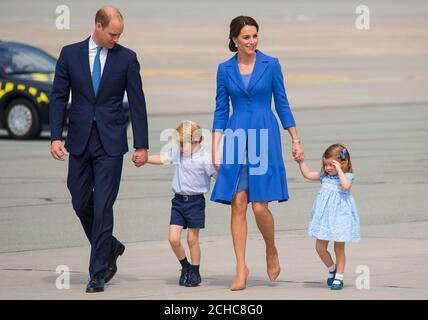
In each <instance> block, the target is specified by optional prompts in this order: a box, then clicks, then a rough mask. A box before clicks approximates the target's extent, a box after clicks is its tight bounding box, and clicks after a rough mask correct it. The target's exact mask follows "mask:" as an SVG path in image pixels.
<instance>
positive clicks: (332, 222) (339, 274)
mask: <svg viewBox="0 0 428 320" xmlns="http://www.w3.org/2000/svg"><path fill="white" fill-rule="evenodd" d="M298 163H299V167H300V171H301V172H302V174H303V176H304V177H305V178H306V179H309V180H314V181H320V182H321V189H320V190H319V191H318V194H317V197H316V199H315V202H314V204H313V206H312V211H311V221H310V224H309V232H308V233H309V235H310V236H313V237H315V238H316V239H317V241H316V250H317V253H318V255H319V256H320V258H321V260H322V261H323V262H324V264H325V265H326V267H327V268H328V272H329V275H328V279H327V284H328V285H329V286H330V288H331V290H341V289H342V288H343V272H344V270H345V242H358V241H360V221H359V218H358V213H357V208H356V206H355V202H354V198H353V197H352V195H351V193H350V189H351V185H352V183H353V182H354V175H353V174H352V164H351V157H350V155H349V151H348V149H347V148H346V147H345V146H344V145H342V144H333V145H331V146H330V147H328V148H327V150H326V151H325V152H324V154H323V156H322V168H321V172H319V173H318V172H315V171H310V170H309V168H308V167H307V166H306V164H305V162H304V161H303V160H302V161H298ZM329 241H334V252H335V254H336V264H335V263H334V261H333V259H332V257H331V255H330V253H329V252H328V250H327V246H328V243H329Z"/></svg>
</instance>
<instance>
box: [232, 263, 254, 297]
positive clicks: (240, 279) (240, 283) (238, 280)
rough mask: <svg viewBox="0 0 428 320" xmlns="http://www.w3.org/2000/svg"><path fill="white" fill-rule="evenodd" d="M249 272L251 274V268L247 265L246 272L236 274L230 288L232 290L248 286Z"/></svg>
mask: <svg viewBox="0 0 428 320" xmlns="http://www.w3.org/2000/svg"><path fill="white" fill-rule="evenodd" d="M249 274H250V270H248V268H247V267H245V272H241V274H236V277H235V280H234V281H233V283H232V285H231V286H230V290H232V291H238V290H244V289H245V288H246V287H247V278H248V275H249Z"/></svg>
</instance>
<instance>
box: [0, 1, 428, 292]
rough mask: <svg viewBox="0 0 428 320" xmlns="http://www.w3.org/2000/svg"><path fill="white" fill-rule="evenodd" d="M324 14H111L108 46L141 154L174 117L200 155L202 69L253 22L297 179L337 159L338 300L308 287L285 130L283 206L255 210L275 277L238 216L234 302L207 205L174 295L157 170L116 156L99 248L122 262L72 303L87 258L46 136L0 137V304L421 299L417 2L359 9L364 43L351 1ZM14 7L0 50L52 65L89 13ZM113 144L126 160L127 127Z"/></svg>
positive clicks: (224, 233) (427, 171) (207, 70)
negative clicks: (329, 154) (6, 44)
mask: <svg viewBox="0 0 428 320" xmlns="http://www.w3.org/2000/svg"><path fill="white" fill-rule="evenodd" d="M339 2H340V3H339ZM339 2H338V1H336V0H329V1H324V2H323V3H322V4H321V3H320V2H319V1H315V0H302V1H299V2H296V1H291V0H284V1H280V2H278V1H274V0H266V1H264V2H263V3H261V2H257V1H254V2H251V1H247V0H245V1H243V0H240V1H233V2H230V1H226V0H218V1H215V2H213V1H209V2H208V1H207V2H203V1H199V0H182V1H180V2H177V3H175V2H171V1H155V0H147V1H144V2H140V1H128V2H126V4H124V2H122V1H111V3H112V4H113V5H117V6H118V7H119V9H120V10H121V11H122V13H123V14H124V17H125V31H124V33H123V35H122V36H121V41H120V42H121V44H123V45H125V46H127V47H129V48H131V49H133V50H135V51H136V52H137V54H138V58H139V60H140V62H141V67H142V69H141V74H142V77H143V87H144V91H145V96H146V100H147V108H148V114H149V130H150V133H149V134H150V152H151V153H157V152H159V151H160V150H161V148H162V147H163V146H165V144H166V143H167V141H165V140H164V139H161V136H162V137H164V136H168V134H167V133H168V131H165V130H168V129H172V128H176V127H177V126H178V124H179V123H180V122H181V121H182V120H184V119H191V120H194V121H197V122H199V123H200V124H201V126H202V127H203V128H204V129H206V133H207V136H205V138H206V139H205V143H206V147H207V148H208V149H210V146H209V143H210V137H209V131H210V128H211V124H212V114H213V110H214V107H215V76H216V70H217V66H218V63H219V62H221V61H224V60H226V59H228V58H230V56H231V53H230V52H229V51H228V50H227V43H228V40H227V36H228V31H229V30H228V29H229V23H230V20H231V19H232V18H233V17H235V16H236V15H238V14H246V15H250V16H254V17H255V18H256V20H257V21H258V23H259V25H260V30H259V47H258V48H259V49H260V50H261V51H263V52H264V53H266V54H269V55H272V56H276V57H278V58H279V59H280V62H281V66H282V70H283V72H284V76H285V83H286V88H287V94H288V99H289V101H290V104H291V107H292V110H293V114H294V116H295V118H296V122H297V128H298V132H299V135H300V137H301V139H302V142H303V147H304V149H305V155H306V162H307V163H308V165H309V167H310V168H311V169H313V170H318V169H319V167H320V164H321V162H320V159H321V155H322V153H323V151H324V150H325V149H326V148H327V147H328V146H329V145H330V144H332V143H336V142H342V143H344V144H345V145H347V147H348V150H349V151H350V154H351V157H352V163H353V166H354V168H355V177H356V181H355V184H354V186H353V187H352V193H353V195H354V197H355V200H356V204H357V208H358V212H359V216H360V220H361V232H362V241H361V243H358V244H350V245H348V246H347V251H346V252H347V267H346V270H345V288H344V290H343V291H341V292H332V291H331V290H329V289H328V288H327V287H326V285H325V284H324V282H325V276H326V273H327V272H326V270H325V267H324V266H323V265H322V263H321V261H320V259H319V257H318V256H317V254H316V252H315V249H314V244H315V243H314V240H313V239H311V238H310V237H308V236H307V235H306V230H307V226H308V222H309V212H310V208H311V206H312V203H313V200H314V199H315V195H316V192H317V190H318V188H319V184H318V183H314V182H310V181H306V180H304V178H303V177H302V176H301V174H300V172H299V170H298V167H297V165H296V164H295V163H294V161H293V160H292V157H291V150H290V138H289V136H288V133H287V132H285V131H283V132H282V143H283V157H284V161H285V165H286V168H287V182H288V187H289V193H290V200H289V201H288V202H286V203H281V204H278V203H271V204H270V209H271V211H272V213H273V215H274V218H275V227H276V237H277V247H278V251H279V257H280V262H281V266H282V272H281V275H280V276H279V278H278V280H277V281H276V282H273V283H271V282H269V280H268V278H267V275H266V265H265V256H264V243H263V240H262V239H261V236H260V233H259V232H258V229H257V226H256V224H255V221H254V217H253V214H252V213H251V211H250V210H248V213H247V217H248V223H249V226H248V227H249V237H248V243H247V260H248V267H249V269H250V276H249V278H248V283H247V289H246V290H244V291H239V292H231V291H230V290H229V286H230V284H231V281H232V280H233V275H234V271H235V270H234V268H235V260H234V255H233V246H232V240H231V236H230V226H229V223H230V207H228V206H225V205H221V204H216V203H213V202H211V201H207V209H206V228H205V229H204V230H202V231H201V233H200V234H201V248H202V261H201V273H202V278H203V282H202V284H201V286H199V287H197V288H183V287H180V286H178V284H177V281H178V275H179V264H178V262H177V261H176V259H175V257H174V255H173V253H172V251H171V249H170V248H169V244H168V241H167V228H168V223H169V214H170V199H171V197H172V193H171V190H170V184H171V179H172V172H173V167H172V166H150V165H147V166H145V167H143V168H139V169H137V168H135V167H134V166H133V164H132V162H131V153H128V154H126V155H125V159H124V160H125V161H124V167H123V175H122V182H121V188H120V192H119V195H118V199H117V201H116V203H115V207H114V210H115V226H114V234H115V236H117V237H118V238H119V239H120V240H121V241H122V242H124V243H125V245H126V251H125V254H124V255H123V256H122V257H120V258H119V260H118V266H119V271H118V274H117V275H116V277H115V278H114V279H113V280H112V282H111V283H110V284H109V285H108V286H107V287H106V291H105V292H104V293H102V294H93V295H88V294H85V293H84V289H85V286H86V283H87V280H88V279H87V277H88V271H87V269H88V260H89V246H88V243H87V240H86V238H85V236H84V233H83V230H82V228H81V226H80V223H79V221H78V219H77V217H76V215H75V213H74V212H73V210H72V207H71V201H70V195H69V192H68V190H67V187H66V175H67V163H66V162H59V161H54V160H53V159H52V158H51V156H50V154H49V137H48V135H46V134H44V135H43V136H42V138H41V139H38V140H31V141H13V140H10V139H8V138H7V137H6V135H5V132H4V131H1V130H0V276H1V279H2V284H1V285H0V299H165V300H167V299H179V300H181V299H182V300H196V299H260V300H263V299H275V300H276V299H427V298H428V289H427V288H428V283H427V282H428V274H427V268H426V266H427V265H428V249H427V248H428V243H427V241H428V197H427V190H428V189H427V185H428V126H427V123H428V90H427V89H428V86H427V80H428V77H427V71H428V59H427V58H426V57H427V55H428V19H427V15H428V4H427V3H426V1H416V0H415V1H412V2H411V4H410V3H409V4H403V3H402V2H401V1H398V0H391V1H382V0H370V1H367V3H366V4H367V5H368V6H369V8H370V29H369V30H359V29H357V28H356V27H355V21H356V18H357V16H358V15H357V14H356V13H355V9H356V6H357V5H358V4H359V3H355V2H354V1H339ZM28 4H29V2H28V1H24V0H16V1H9V2H2V3H1V4H0V21H1V22H0V30H1V39H2V40H13V41H20V42H25V43H29V44H32V45H35V46H38V47H40V48H42V49H44V50H47V51H48V52H50V53H52V54H53V55H54V56H58V55H59V52H60V49H61V47H62V46H64V45H66V44H69V43H74V42H78V41H81V40H83V39H84V38H85V37H88V36H89V35H90V34H91V32H92V30H93V16H94V13H95V12H96V10H97V9H98V8H99V7H101V6H102V5H104V4H105V3H104V2H103V1H91V2H88V1H83V0H76V1H73V2H72V3H69V4H68V7H69V9H70V29H68V30H60V29H58V28H56V26H55V22H56V19H57V15H56V14H55V8H56V7H57V5H58V4H57V3H56V2H55V1H51V0H45V1H40V2H39V3H38V4H37V6H33V5H28ZM225 8H226V9H227V10H225ZM29 30H31V32H30V31H29ZM128 138H129V145H130V146H132V132H131V129H129V130H128ZM207 197H209V195H207ZM184 239H185V238H184V236H183V240H184ZM60 265H65V266H67V267H68V268H69V270H70V289H63V290H59V289H57V287H56V285H55V284H56V280H57V278H58V276H60V274H56V268H57V267H58V266H60ZM367 286H368V287H367Z"/></svg>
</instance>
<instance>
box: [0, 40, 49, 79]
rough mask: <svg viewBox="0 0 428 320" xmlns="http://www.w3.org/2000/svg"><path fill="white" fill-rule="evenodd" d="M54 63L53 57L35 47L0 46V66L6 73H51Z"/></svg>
mask: <svg viewBox="0 0 428 320" xmlns="http://www.w3.org/2000/svg"><path fill="white" fill-rule="evenodd" d="M55 64H56V60H55V58H53V57H51V56H49V55H48V54H47V53H45V52H43V51H41V50H39V49H37V48H33V47H28V46H9V47H1V48H0V68H1V69H2V71H3V72H4V73H6V74H21V73H36V72H40V73H53V72H55Z"/></svg>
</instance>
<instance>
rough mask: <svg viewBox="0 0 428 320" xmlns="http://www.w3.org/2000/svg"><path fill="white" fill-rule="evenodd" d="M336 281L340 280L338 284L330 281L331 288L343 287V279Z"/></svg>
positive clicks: (340, 288) (339, 288)
mask: <svg viewBox="0 0 428 320" xmlns="http://www.w3.org/2000/svg"><path fill="white" fill-rule="evenodd" d="M338 281H340V283H339V284H336V283H332V285H331V287H330V289H331V290H342V289H343V281H342V280H338Z"/></svg>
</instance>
